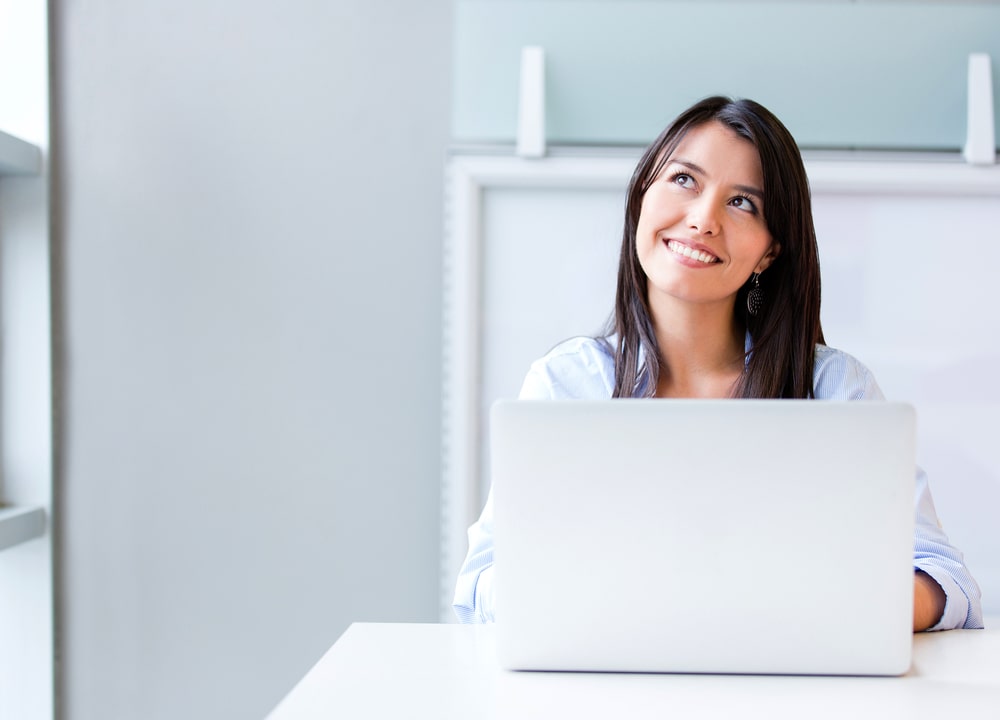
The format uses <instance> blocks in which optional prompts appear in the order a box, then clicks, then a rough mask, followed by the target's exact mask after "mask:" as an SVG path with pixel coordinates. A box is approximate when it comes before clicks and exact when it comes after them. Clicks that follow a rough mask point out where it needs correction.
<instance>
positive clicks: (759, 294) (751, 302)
mask: <svg viewBox="0 0 1000 720" xmlns="http://www.w3.org/2000/svg"><path fill="white" fill-rule="evenodd" d="M750 282H751V283H753V286H752V287H751V288H750V291H749V292H748V293H747V312H748V313H750V315H751V316H754V317H756V316H757V313H759V312H760V309H761V307H763V305H764V291H763V290H761V288H760V273H754V274H753V277H751V278H750Z"/></svg>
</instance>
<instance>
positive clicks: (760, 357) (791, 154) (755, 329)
mask: <svg viewBox="0 0 1000 720" xmlns="http://www.w3.org/2000/svg"><path fill="white" fill-rule="evenodd" d="M711 121H716V122H720V123H722V124H723V125H724V126H726V127H727V128H729V129H730V130H732V131H733V132H735V133H736V134H737V135H739V136H740V137H742V138H745V139H746V140H748V141H750V142H751V143H752V144H753V145H754V147H755V148H756V149H757V153H758V155H759V156H760V166H761V173H762V175H763V179H764V188H763V190H764V208H763V211H764V218H765V220H766V222H767V229H768V231H769V232H770V234H771V237H772V238H773V239H774V241H775V242H776V243H778V245H779V246H780V248H781V252H780V253H779V254H778V256H777V257H776V258H775V259H774V261H773V262H772V263H771V265H770V267H769V268H768V269H767V271H766V272H764V273H762V274H761V275H760V286H761V289H762V290H763V293H764V298H765V304H764V307H763V308H762V310H761V311H760V312H759V313H758V314H757V315H750V314H749V313H748V312H747V311H746V294H747V291H748V289H749V283H748V284H747V285H745V286H744V287H743V288H741V289H740V291H739V292H738V294H737V297H736V313H737V315H738V317H739V319H740V320H741V321H742V322H743V323H744V324H745V326H746V328H747V331H748V332H749V333H750V337H751V338H752V340H753V347H752V349H751V351H750V353H749V355H748V357H747V363H746V371H745V372H744V373H743V375H742V377H741V379H740V381H739V383H738V384H737V386H736V387H735V388H734V390H733V396H734V397H744V398H811V397H813V363H814V359H815V353H816V344H817V343H822V342H823V330H822V328H821V327H820V318H819V304H820V273H819V251H818V249H817V246H816V230H815V228H814V227H813V219H812V203H811V201H810V196H809V181H808V179H807V178H806V171H805V167H804V166H803V164H802V156H801V154H800V153H799V149H798V146H797V145H796V143H795V140H794V139H793V138H792V135H791V133H789V132H788V130H787V129H786V128H785V126H784V125H782V124H781V121H780V120H778V118H776V117H775V116H774V115H773V114H772V113H771V112H770V111H769V110H767V109H766V108H765V107H763V106H762V105H759V104H758V103H755V102H754V101H752V100H732V99H730V98H726V97H710V98H706V99H704V100H702V101H700V102H698V103H696V104H695V105H693V106H692V107H690V108H689V109H687V110H685V111H684V112H683V113H681V114H680V115H679V116H678V117H677V119H676V120H674V122H673V123H671V124H670V126H669V127H667V128H666V129H665V130H664V131H663V132H662V133H660V136H659V137H658V138H657V139H656V140H655V141H654V142H653V144H652V145H650V146H649V147H648V148H646V151H645V152H644V153H643V155H642V159H640V160H639V164H638V166H636V169H635V172H634V173H633V174H632V179H631V181H630V182H629V186H628V196H627V199H626V203H625V227H624V230H623V232H622V248H621V256H620V259H619V264H618V288H617V292H616V296H615V312H614V317H613V319H612V321H611V322H610V323H609V326H610V327H609V330H610V331H613V332H614V333H615V334H616V335H617V337H616V338H615V346H614V348H613V350H614V354H615V388H614V393H613V397H635V396H637V395H644V396H647V397H651V396H652V395H653V394H654V393H655V392H656V383H657V379H658V378H659V370H660V364H659V357H660V352H659V346H658V345H657V342H656V334H655V333H654V332H653V322H652V319H651V317H650V312H649V305H648V301H647V285H646V275H645V273H644V272H643V270H642V267H641V266H640V265H639V258H638V255H637V253H636V227H637V226H638V223H639V213H640V210H641V208H642V198H643V195H645V193H646V190H648V189H649V187H650V185H651V184H652V182H653V181H654V179H655V178H656V177H657V175H659V173H660V171H661V170H662V168H663V166H664V164H665V163H666V162H667V160H668V159H669V157H670V155H671V154H672V153H673V152H674V150H676V148H677V146H678V145H679V144H680V142H681V140H682V139H683V138H684V136H685V135H686V134H687V133H688V131H689V130H691V128H694V127H696V126H699V125H703V124H704V123H707V122H711ZM640 348H642V349H644V350H645V354H643V353H642V351H641V350H640Z"/></svg>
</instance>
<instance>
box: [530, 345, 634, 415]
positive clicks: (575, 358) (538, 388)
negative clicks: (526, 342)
mask: <svg viewBox="0 0 1000 720" xmlns="http://www.w3.org/2000/svg"><path fill="white" fill-rule="evenodd" d="M614 381H615V356H614V349H613V346H612V344H611V341H610V340H609V339H608V338H600V337H598V338H594V337H586V336H581V337H573V338H570V339H568V340H564V341H563V342H561V343H559V344H558V345H556V346H555V347H554V348H552V349H551V350H549V351H548V352H547V353H546V354H545V355H543V356H542V357H541V358H539V359H538V360H536V361H535V362H533V363H532V364H531V368H530V370H528V376H527V377H526V378H525V380H524V386H523V387H522V388H521V395H520V397H521V398H522V399H527V398H538V399H549V400H552V399H580V398H586V399H601V398H609V397H611V392H612V389H613V388H614Z"/></svg>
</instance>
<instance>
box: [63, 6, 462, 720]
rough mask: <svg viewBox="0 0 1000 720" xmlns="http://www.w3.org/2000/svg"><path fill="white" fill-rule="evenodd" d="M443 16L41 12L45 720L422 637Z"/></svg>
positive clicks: (263, 688)
mask: <svg viewBox="0 0 1000 720" xmlns="http://www.w3.org/2000/svg"><path fill="white" fill-rule="evenodd" d="M451 16H452V5H451V1H450V0H433V1H431V2H428V1H426V0H424V1H423V2H420V3H414V2H408V1H407V0H377V1H374V0H294V1H293V2H287V3H277V2H266V1H265V0H246V1H245V2H240V3H234V2H232V1H231V0H182V1H181V2H168V1H167V0H159V1H157V2H152V1H151V2H144V3H119V2H113V1H112V0H87V2H84V1H83V0H55V1H54V2H53V3H52V26H53V35H52V37H53V43H52V44H53V48H52V51H53V56H54V62H53V73H54V81H53V82H54V107H53V122H54V126H55V137H54V159H55V161H56V168H55V181H56V185H55V198H54V212H55V223H56V224H55V237H54V247H55V249H54V260H55V273H56V274H55V287H56V313H57V317H56V324H57V327H56V357H57V363H58V367H57V457H58V467H57V495H58V498H59V499H58V508H57V516H56V517H57V523H58V526H57V532H58V550H59V555H58V558H59V559H58V566H59V567H58V571H57V579H58V588H57V604H58V621H59V638H58V646H59V657H60V677H61V681H60V687H59V707H60V708H61V712H60V715H61V717H63V718H67V719H69V720H82V719H87V718H95V719H96V718H100V719H102V720H107V719H110V718H178V717H184V718H227V717H232V718H247V717H260V716H262V715H263V714H265V713H266V712H267V711H268V710H269V709H270V708H271V707H272V706H273V705H274V704H275V703H277V702H278V700H280V698H281V697H282V696H283V694H284V693H285V692H286V691H287V690H289V689H290V688H291V686H292V685H293V684H294V682H295V681H296V680H297V679H298V678H299V677H300V676H301V675H302V674H303V673H304V672H305V671H306V670H307V669H308V668H309V667H310V666H311V665H312V663H313V662H314V661H315V660H316V659H318V657H319V656H320V655H321V654H322V652H323V651H324V650H326V648H327V647H328V646H329V645H330V644H331V643H332V642H333V641H334V640H335V639H336V637H337V636H338V635H339V634H340V633H341V632H342V631H343V630H344V629H345V628H346V627H347V625H348V624H349V623H351V622H353V621H361V620H392V621H433V620H435V619H436V610H437V605H436V592H437V570H438V548H439V531H438V513H439V511H438V501H439V471H440V461H439V455H440V445H439V442H440V441H439V436H440V358H441V351H440V339H441V338H440V335H441V330H440V328H441V322H440V302H441V300H440V295H441V234H442V177H443V176H442V171H443V161H444V156H445V150H446V146H447V140H448V123H449V92H450V90H449V83H450V77H451V57H450V56H451Z"/></svg>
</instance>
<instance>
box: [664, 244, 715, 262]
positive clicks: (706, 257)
mask: <svg viewBox="0 0 1000 720" xmlns="http://www.w3.org/2000/svg"><path fill="white" fill-rule="evenodd" d="M667 247H668V248H670V251H671V252H673V253H676V254H678V255H683V256H684V257H686V258H691V259H692V260H697V261H698V262H700V263H705V264H706V265H711V264H712V263H717V262H719V258H717V257H715V255H712V254H710V253H707V252H704V251H702V250H695V249H694V248H691V247H688V246H687V245H685V244H684V243H679V242H677V241H676V240H668V241H667Z"/></svg>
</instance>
